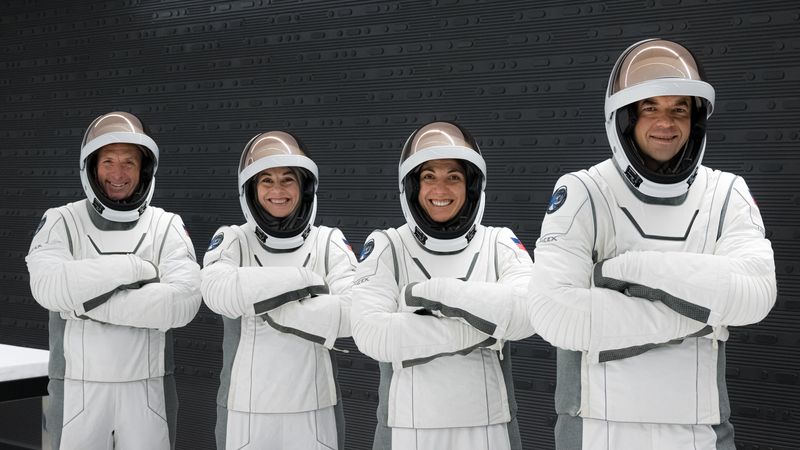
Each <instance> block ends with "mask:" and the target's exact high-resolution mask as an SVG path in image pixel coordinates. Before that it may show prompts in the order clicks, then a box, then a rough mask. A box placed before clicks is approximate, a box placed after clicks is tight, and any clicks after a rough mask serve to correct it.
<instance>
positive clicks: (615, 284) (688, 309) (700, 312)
mask: <svg viewBox="0 0 800 450" xmlns="http://www.w3.org/2000/svg"><path fill="white" fill-rule="evenodd" d="M603 264H605V261H601V262H599V263H598V264H596V265H595V266H594V285H595V286H596V287H601V288H606V289H611V290H614V291H617V292H622V293H624V294H625V295H629V296H631V297H639V298H643V299H647V300H653V301H656V300H657V301H660V302H662V303H664V304H665V305H667V307H669V308H670V309H671V310H673V311H675V312H676V313H678V314H680V315H682V316H685V317H688V318H690V319H693V320H696V321H698V322H703V323H707V322H708V316H709V315H710V314H711V310H710V309H708V308H705V307H703V306H699V305H695V304H694V303H691V302H688V301H686V300H683V299H681V298H678V297H675V296H673V295H670V294H668V293H666V292H664V291H662V290H661V289H653V288H651V287H647V286H643V285H641V284H634V283H629V282H627V281H622V280H617V279H614V278H609V277H605V276H603Z"/></svg>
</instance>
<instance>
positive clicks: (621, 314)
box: [528, 174, 705, 362]
mask: <svg viewBox="0 0 800 450" xmlns="http://www.w3.org/2000/svg"><path fill="white" fill-rule="evenodd" d="M556 186H557V187H556V192H558V191H562V192H563V197H564V198H563V199H561V198H559V197H557V196H556V195H555V193H554V197H553V199H552V200H551V203H550V206H549V207H548V212H547V214H546V215H545V217H544V220H543V222H542V231H541V235H540V237H539V239H538V241H537V243H536V250H535V251H534V261H535V263H534V266H533V271H532V276H531V282H530V286H529V295H530V302H529V309H528V311H529V314H530V316H529V317H530V320H531V322H532V324H533V327H534V329H535V330H536V332H537V333H538V334H539V335H540V336H542V338H543V339H545V340H546V341H548V342H550V343H551V344H553V345H554V346H556V347H560V348H563V349H567V350H578V351H587V352H589V360H590V361H594V362H597V361H598V360H599V359H600V352H601V351H605V350H620V349H626V348H631V347H636V346H643V345H648V344H659V343H665V342H669V341H671V340H673V339H680V338H683V337H686V336H689V335H692V334H694V333H697V332H698V331H700V330H702V329H703V328H704V327H705V325H704V324H703V323H700V322H697V321H694V320H692V319H689V318H686V317H684V316H682V315H680V314H677V313H676V312H675V311H673V310H672V309H670V308H669V307H667V306H666V305H665V304H663V303H662V302H660V301H643V300H642V299H640V298H636V297H629V296H627V295H625V294H623V293H621V292H618V291H616V290H612V289H606V288H602V287H594V286H592V269H593V265H594V263H593V252H594V241H595V237H596V233H597V232H598V227H597V226H596V222H597V217H596V216H595V213H594V207H593V203H592V198H591V197H590V196H589V194H588V191H587V188H586V187H585V186H584V184H583V182H582V181H581V179H579V178H578V177H577V176H576V175H573V174H568V175H565V176H563V177H561V179H559V181H558V183H557V184H556Z"/></svg>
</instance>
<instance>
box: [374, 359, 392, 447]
mask: <svg viewBox="0 0 800 450" xmlns="http://www.w3.org/2000/svg"><path fill="white" fill-rule="evenodd" d="M378 367H379V368H380V374H381V377H380V383H379V384H378V409H377V410H376V416H377V418H378V424H377V425H376V426H375V438H374V439H373V440H372V450H392V429H391V428H389V425H387V424H388V423H389V387H390V386H391V384H392V373H393V370H392V363H385V362H382V363H378Z"/></svg>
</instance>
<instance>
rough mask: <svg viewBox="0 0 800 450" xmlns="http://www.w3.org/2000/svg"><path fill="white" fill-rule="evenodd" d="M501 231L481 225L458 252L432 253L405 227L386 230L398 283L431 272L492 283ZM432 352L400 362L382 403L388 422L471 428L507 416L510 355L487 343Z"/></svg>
mask: <svg viewBox="0 0 800 450" xmlns="http://www.w3.org/2000/svg"><path fill="white" fill-rule="evenodd" d="M499 232H500V229H498V228H493V227H479V231H478V233H476V235H475V237H474V238H473V240H472V242H471V243H470V245H469V246H467V248H465V249H464V250H462V251H461V252H458V253H455V254H451V255H435V254H432V253H429V252H427V251H425V250H423V249H422V248H421V247H420V246H419V245H418V244H417V243H416V242H415V238H414V236H413V235H412V234H411V231H410V230H409V229H408V227H407V226H404V227H400V228H399V229H397V230H394V229H390V230H387V235H388V236H393V237H394V240H393V243H394V244H395V248H394V250H395V251H396V252H397V253H396V256H397V261H398V280H397V285H398V286H399V287H402V286H405V285H407V284H409V283H413V282H420V281H425V280H427V279H429V278H432V277H450V278H461V279H464V280H466V281H487V282H496V281H497V278H498V274H497V272H496V264H495V256H496V251H495V244H496V242H495V241H496V240H497V238H498V234H499ZM397 238H399V240H398V239H397ZM395 240H397V241H398V242H394V241H395ZM397 244H400V245H397ZM435 356H436V355H433V357H431V358H421V359H416V360H414V359H412V360H407V361H403V367H402V368H401V369H399V370H395V371H394V373H393V375H392V382H391V387H390V389H389V396H388V404H387V405H386V407H387V408H388V409H387V411H388V422H387V425H388V426H390V427H401V428H450V427H472V426H479V425H493V424H497V423H506V422H508V421H509V420H511V415H510V411H509V400H508V395H509V393H508V389H507V387H506V382H505V379H504V375H503V367H502V365H503V362H506V364H505V365H506V366H507V365H508V364H507V363H508V361H509V360H508V359H505V360H503V361H501V360H500V357H499V354H498V352H497V351H494V350H490V349H488V348H474V349H464V350H463V351H461V352H457V353H456V354H453V355H442V356H444V357H435ZM384 367H385V369H388V367H386V366H384ZM509 371H510V367H509ZM512 395H513V393H512ZM409 400H411V401H410V402H409Z"/></svg>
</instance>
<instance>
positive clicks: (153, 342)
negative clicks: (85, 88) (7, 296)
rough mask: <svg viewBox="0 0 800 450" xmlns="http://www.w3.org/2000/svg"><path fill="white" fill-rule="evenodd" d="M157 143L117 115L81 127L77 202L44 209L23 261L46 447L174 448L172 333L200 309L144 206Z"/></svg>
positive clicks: (162, 222) (160, 220)
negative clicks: (44, 375) (45, 322)
mask: <svg viewBox="0 0 800 450" xmlns="http://www.w3.org/2000/svg"><path fill="white" fill-rule="evenodd" d="M158 158H159V151H158V146H157V145H156V143H155V142H154V141H153V139H152V138H150V136H148V135H147V134H146V133H145V131H144V129H143V127H142V124H141V122H140V121H139V119H138V118H136V117H135V116H134V115H132V114H130V113H126V112H112V113H108V114H104V115H102V116H100V117H98V118H97V119H95V120H94V122H92V124H91V125H90V126H89V128H88V129H87V130H86V134H85V136H84V138H83V144H82V145H81V154H80V176H81V184H82V185H83V190H84V192H85V193H86V199H84V200H80V201H77V202H74V203H69V204H67V205H65V206H61V207H58V208H52V209H49V210H47V212H45V214H44V217H43V218H42V221H41V223H40V224H39V228H38V230H37V232H36V234H35V235H34V237H33V242H32V243H31V248H30V252H29V253H28V256H27V258H26V261H27V263H28V270H29V272H30V285H31V291H32V293H33V297H34V298H35V299H36V301H37V302H39V303H40V304H41V305H42V306H44V307H45V308H47V309H48V310H50V325H49V332H50V365H49V376H50V384H49V385H48V391H49V393H50V397H49V410H48V411H47V412H46V430H47V432H48V433H49V436H50V441H51V442H52V444H53V448H54V449H59V448H60V449H79V450H87V449H88V450H94V449H98V450H99V449H111V448H149V449H168V448H170V447H174V443H175V425H176V419H177V407H178V405H177V394H176V390H175V380H174V375H173V369H174V362H173V356H172V355H173V351H172V335H171V332H170V331H169V330H170V329H171V328H176V327H181V326H184V325H186V324H187V323H189V321H191V320H192V318H193V317H194V316H195V314H196V313H197V310H198V308H199V307H200V289H199V287H200V267H199V266H198V265H197V263H196V262H195V255H194V248H193V246H192V243H191V241H190V239H189V236H188V234H187V233H186V229H185V227H184V225H183V222H182V221H181V218H180V217H179V216H178V215H176V214H172V213H168V212H166V211H164V210H162V209H160V208H156V207H154V206H151V205H150V199H151V198H152V196H153V188H154V186H155V178H154V176H155V173H156V169H157V168H158Z"/></svg>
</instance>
